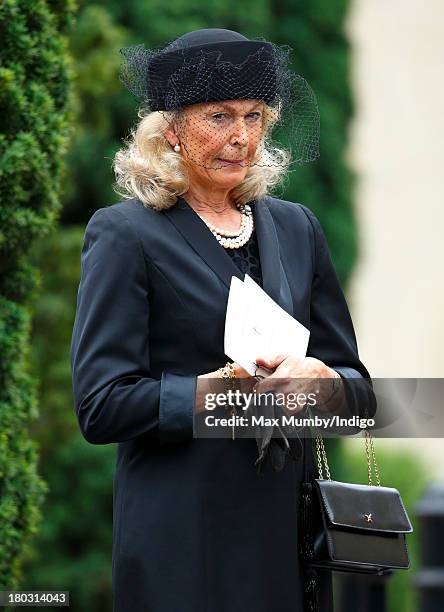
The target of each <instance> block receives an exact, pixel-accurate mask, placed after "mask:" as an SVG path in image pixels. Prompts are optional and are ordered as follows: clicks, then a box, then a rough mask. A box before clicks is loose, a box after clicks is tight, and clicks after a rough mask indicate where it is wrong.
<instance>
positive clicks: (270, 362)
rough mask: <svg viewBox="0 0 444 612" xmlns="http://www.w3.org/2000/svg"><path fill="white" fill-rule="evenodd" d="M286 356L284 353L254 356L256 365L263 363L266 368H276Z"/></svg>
mask: <svg viewBox="0 0 444 612" xmlns="http://www.w3.org/2000/svg"><path fill="white" fill-rule="evenodd" d="M285 358H286V355H283V354H279V355H275V356H266V355H261V356H259V357H257V358H256V364H257V365H263V366H265V367H266V368H270V369H272V370H273V369H274V368H277V367H278V366H279V365H280V364H281V363H282V362H283V361H284V360H285Z"/></svg>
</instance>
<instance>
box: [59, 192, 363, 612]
mask: <svg viewBox="0 0 444 612" xmlns="http://www.w3.org/2000/svg"><path fill="white" fill-rule="evenodd" d="M252 208H253V213H254V218H255V226H256V231H257V238H258V244H259V252H260V259H261V267H262V275H263V288H264V290H265V291H266V292H267V293H268V294H269V295H270V296H271V297H272V298H273V299H274V300H275V301H276V302H277V303H278V304H280V305H281V306H282V307H283V308H284V309H285V310H286V311H287V312H288V313H290V314H291V315H292V316H294V317H296V318H297V319H298V320H299V321H300V322H301V323H302V324H303V325H305V326H306V327H308V328H309V329H310V332H311V335H310V342H309V347H308V352H307V355H309V356H314V357H317V358H318V359H321V360H322V361H324V362H325V363H326V364H327V365H329V366H330V367H332V368H334V369H336V370H337V371H338V372H340V374H341V375H342V376H343V377H345V378H351V377H355V378H361V379H362V378H368V377H369V374H368V372H367V370H366V368H365V367H364V365H363V364H362V363H361V361H360V359H359V357H358V350H357V345H356V339H355V334H354V330H353V325H352V321H351V318H350V314H349V311H348V308H347V304H346V301H345V298H344V295H343V292H342V290H341V287H340V284H339V281H338V278H337V275H336V272H335V269H334V267H333V264H332V261H331V258H330V255H329V251H328V247H327V243H326V239H325V236H324V234H323V231H322V229H321V226H320V224H319V221H318V220H317V218H316V217H315V215H314V214H313V213H312V212H311V211H310V210H309V209H308V208H306V207H304V206H302V205H300V204H295V203H292V202H286V201H283V200H278V199H276V198H272V197H266V198H262V199H260V200H257V201H256V202H253V203H252ZM232 275H236V276H238V277H239V278H243V275H242V274H241V273H240V271H239V270H238V268H237V267H236V266H235V264H234V263H233V261H232V260H231V259H230V257H229V256H228V255H227V253H226V252H225V250H224V248H223V247H222V246H220V245H219V243H218V242H217V241H216V239H215V238H214V236H213V235H212V234H211V232H210V231H209V230H208V228H207V226H206V225H205V223H204V222H203V221H202V220H201V219H200V217H199V216H198V215H197V214H196V213H195V212H194V211H193V209H192V208H191V207H190V206H189V205H188V204H187V203H186V202H185V200H183V199H182V198H180V199H179V200H178V202H177V203H176V204H175V205H174V206H173V207H172V208H170V209H168V210H166V211H162V212H157V211H154V210H152V209H147V208H145V207H144V206H143V205H142V203H141V202H140V201H138V200H136V199H133V200H129V201H126V202H120V203H118V204H114V205H113V206H109V207H106V208H101V209H99V210H97V211H96V212H95V213H94V215H93V216H92V217H91V219H90V221H89V223H88V225H87V228H86V231H85V237H84V245H83V249H82V254H81V279H80V285H79V291H78V297H77V311H76V318H75V323H74V329H73V334H72V342H71V367H72V377H73V392H74V402H75V409H76V414H77V418H78V422H79V426H80V429H81V432H82V434H83V436H84V437H85V439H86V440H87V441H88V442H90V443H92V444H109V443H118V452H117V462H116V473H115V480H114V500H113V501H114V521H113V551H112V552H113V591H114V612H128V611H129V610H131V611H132V612H142V611H143V612H246V611H247V612H250V611H251V612H252V611H253V610H254V612H296V611H298V610H302V569H301V566H300V563H299V560H298V534H297V526H298V517H299V514H298V504H299V487H300V482H301V478H302V462H301V461H293V460H291V461H288V462H287V464H286V466H285V468H284V469H283V470H282V471H280V472H273V471H272V470H268V471H265V472H264V473H263V474H259V475H258V474H257V473H256V469H255V467H254V462H255V460H256V458H257V446H256V441H255V440H254V439H245V438H241V439H236V440H234V441H233V440H231V439H229V438H225V439H196V438H193V411H194V399H195V384H196V376H197V375H199V374H203V373H206V372H209V371H212V370H216V369H217V368H219V367H221V366H222V365H224V364H225V362H226V361H227V356H226V355H225V354H224V352H223V346H224V344H223V338H224V322H225V310H226V305H227V299H228V292H229V285H230V280H231V277H232ZM363 400H364V401H365V398H362V397H361V398H360V401H361V403H362V401H363ZM306 443H310V440H306ZM305 448H306V449H309V448H310V447H309V446H306V447H305ZM305 454H306V457H307V458H308V467H307V469H308V471H309V474H310V475H311V476H315V475H316V474H315V470H314V463H313V457H312V454H311V452H310V453H308V451H307V453H305ZM320 596H321V601H322V605H321V610H322V612H328V611H329V610H330V609H331V606H332V595H331V574H330V573H329V572H325V573H324V575H323V577H322V581H321V592H320Z"/></svg>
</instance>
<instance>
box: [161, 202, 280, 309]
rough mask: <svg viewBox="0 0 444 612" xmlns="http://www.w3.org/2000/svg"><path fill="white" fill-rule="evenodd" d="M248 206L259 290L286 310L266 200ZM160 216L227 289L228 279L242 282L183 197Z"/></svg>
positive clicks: (274, 229) (220, 247) (275, 238)
mask: <svg viewBox="0 0 444 612" xmlns="http://www.w3.org/2000/svg"><path fill="white" fill-rule="evenodd" d="M251 207H252V210H253V216H254V223H255V228H256V233H257V240H258V246H259V256H260V262H261V269H262V279H263V289H264V291H265V292H266V293H267V294H268V295H269V296H270V297H271V298H273V300H275V301H276V302H277V303H278V304H280V305H281V306H282V307H283V308H285V309H288V301H287V300H286V299H284V298H283V296H282V294H281V275H282V273H283V271H282V267H281V262H280V258H279V242H278V238H277V233H276V228H275V225H274V221H273V218H272V215H271V212H270V210H269V205H268V201H267V198H266V197H265V198H261V199H259V200H257V201H255V202H253V203H252V204H251ZM164 214H166V216H167V217H168V218H169V220H170V221H171V222H172V223H173V224H174V225H175V226H176V228H177V230H178V231H179V232H180V233H181V234H182V236H183V237H184V238H185V240H186V241H187V242H188V243H189V245H190V246H191V247H192V248H193V249H194V250H195V251H196V253H198V255H200V257H202V259H203V260H204V261H205V262H206V263H207V264H208V265H209V266H210V267H211V268H212V269H213V270H214V272H215V273H216V274H217V275H218V276H219V278H220V279H221V280H222V282H223V283H224V284H225V285H226V287H227V288H228V289H229V288H230V284H231V277H232V276H237V277H238V278H239V279H241V280H243V278H244V275H243V273H242V272H241V271H240V270H239V269H238V268H237V266H236V265H235V264H234V262H233V261H232V260H231V257H230V256H229V255H228V254H227V253H226V251H225V249H224V248H223V246H221V245H220V244H219V243H218V241H217V240H216V238H215V237H214V236H213V234H212V233H211V231H210V230H209V229H208V227H207V226H206V224H205V223H204V221H202V219H201V218H200V217H199V215H198V214H197V213H196V212H195V211H194V210H193V209H192V208H191V206H190V205H189V204H188V203H187V202H186V200H185V199H184V198H181V197H179V198H178V200H177V203H176V204H175V205H174V206H172V207H171V208H168V209H166V210H165V211H164Z"/></svg>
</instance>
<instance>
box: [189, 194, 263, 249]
mask: <svg viewBox="0 0 444 612" xmlns="http://www.w3.org/2000/svg"><path fill="white" fill-rule="evenodd" d="M239 210H240V211H241V214H242V218H241V225H240V228H239V230H238V231H235V232H232V231H229V230H224V229H221V228H219V227H216V226H215V225H213V224H212V223H210V222H209V221H207V220H206V219H204V218H203V217H201V216H200V215H199V217H200V218H201V219H202V221H204V223H205V224H206V225H207V226H208V228H209V229H210V230H211V232H212V234H213V236H214V237H215V238H216V240H217V241H218V242H219V244H221V245H222V246H223V247H224V248H225V249H238V248H239V247H241V246H243V245H244V244H246V243H247V242H248V241H249V240H250V237H251V234H252V233H253V228H254V222H253V213H252V211H251V206H250V205H249V204H241V205H240V206H239Z"/></svg>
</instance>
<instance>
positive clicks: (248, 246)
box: [226, 230, 262, 287]
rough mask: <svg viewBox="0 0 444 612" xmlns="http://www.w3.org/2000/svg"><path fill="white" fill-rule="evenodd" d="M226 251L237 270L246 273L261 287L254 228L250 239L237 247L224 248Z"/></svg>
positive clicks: (259, 264)
mask: <svg viewBox="0 0 444 612" xmlns="http://www.w3.org/2000/svg"><path fill="white" fill-rule="evenodd" d="M226 251H227V253H228V255H230V257H231V259H232V260H233V262H234V263H235V264H236V266H237V267H238V268H239V270H240V271H241V272H245V273H247V274H248V275H249V276H251V278H252V279H253V280H254V281H256V283H257V284H258V285H259V286H260V287H262V270H261V261H260V256H259V247H258V244H257V235H256V230H253V233H252V234H251V237H250V239H249V240H248V242H246V243H245V244H244V245H243V246H241V247H239V248H238V249H226Z"/></svg>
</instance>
